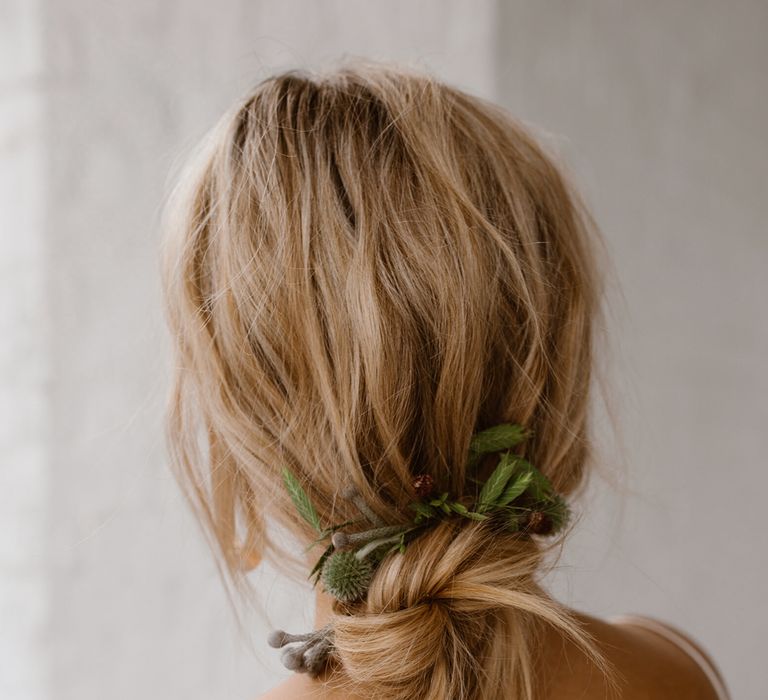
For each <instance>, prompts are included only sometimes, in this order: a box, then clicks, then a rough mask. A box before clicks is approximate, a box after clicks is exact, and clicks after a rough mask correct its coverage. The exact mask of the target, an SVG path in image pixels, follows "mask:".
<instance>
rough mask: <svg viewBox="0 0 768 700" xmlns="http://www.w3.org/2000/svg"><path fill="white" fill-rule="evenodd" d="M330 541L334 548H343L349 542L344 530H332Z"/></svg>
mask: <svg viewBox="0 0 768 700" xmlns="http://www.w3.org/2000/svg"><path fill="white" fill-rule="evenodd" d="M331 542H332V543H333V547H334V549H344V547H348V546H349V544H350V542H349V537H348V536H347V533H345V532H334V533H333V537H331Z"/></svg>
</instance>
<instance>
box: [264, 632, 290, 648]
mask: <svg viewBox="0 0 768 700" xmlns="http://www.w3.org/2000/svg"><path fill="white" fill-rule="evenodd" d="M286 636H287V635H286V633H285V632H284V631H283V630H272V632H270V633H269V636H268V637H267V644H269V646H271V647H273V648H275V649H279V648H280V647H282V646H284V645H285V644H287V642H288V640H287V639H286Z"/></svg>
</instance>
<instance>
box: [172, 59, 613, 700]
mask: <svg viewBox="0 0 768 700" xmlns="http://www.w3.org/2000/svg"><path fill="white" fill-rule="evenodd" d="M168 212H169V216H168V219H167V228H168V231H167V237H166V241H165V249H164V267H163V270H164V284H165V291H166V300H167V311H168V314H167V315H168V320H169V325H170V328H171V330H172V333H173V339H174V352H175V366H176V369H175V382H174V387H173V391H172V397H171V401H170V405H169V410H168V420H167V431H168V438H169V445H170V451H171V455H172V460H173V464H174V467H175V471H176V473H177V475H178V477H179V479H180V482H181V483H182V485H183V486H184V487H185V489H186V491H187V493H188V495H189V497H190V498H191V501H192V503H193V504H194V506H195V508H196V509H197V510H198V512H199V513H200V515H201V516H202V519H203V522H204V523H205V524H206V526H207V530H208V532H209V533H210V534H211V535H212V536H213V541H214V542H215V544H216V545H217V549H218V551H219V553H220V555H221V560H222V562H223V564H224V565H225V567H224V568H225V570H227V571H228V572H229V573H230V574H231V575H232V579H233V580H234V579H237V578H238V576H241V573H239V572H241V570H242V556H243V555H242V552H243V551H248V552H256V553H257V556H260V555H261V554H262V553H263V554H269V555H270V556H274V555H276V554H279V555H281V556H283V555H284V552H283V551H282V547H281V546H280V545H279V544H278V542H277V541H276V539H275V538H274V537H273V536H272V535H271V534H270V532H269V528H268V523H270V522H274V523H277V524H279V525H281V526H284V527H285V528H288V529H289V530H290V531H291V532H292V533H294V534H295V536H296V537H297V538H298V539H299V540H300V541H302V542H304V543H307V542H310V541H311V540H313V539H314V537H316V536H317V533H314V532H313V531H312V529H311V528H310V527H309V526H308V525H307V524H306V523H305V522H304V521H303V520H302V519H301V518H300V517H299V515H298V514H297V512H296V509H295V508H294V506H293V504H292V503H291V501H290V499H289V496H288V494H287V492H286V491H285V489H284V488H283V484H282V481H281V471H282V469H283V468H287V469H289V470H290V471H291V472H292V473H293V474H294V475H296V477H297V478H298V479H299V481H300V482H301V484H302V486H303V487H304V488H305V489H306V491H307V492H308V494H309V496H310V497H311V499H312V501H313V502H314V504H315V505H316V507H317V510H318V512H319V515H320V518H321V521H322V522H323V523H324V524H327V525H330V524H332V523H335V522H341V521H346V520H348V519H351V518H354V517H356V512H355V511H354V509H353V507H352V506H351V505H350V504H349V503H348V502H347V501H346V500H344V498H342V497H341V495H340V494H341V492H342V491H343V489H344V488H345V487H347V486H351V485H353V486H355V487H356V488H357V489H358V491H359V492H360V493H361V494H362V496H363V497H364V498H365V500H366V501H367V503H368V505H369V506H370V508H371V509H372V510H373V511H374V512H376V513H377V514H378V515H379V516H380V517H381V518H382V519H384V520H385V521H386V522H387V523H391V524H398V523H404V522H408V521H409V520H410V519H411V517H412V515H413V513H412V512H411V511H409V510H408V508H407V504H408V502H409V501H412V500H414V499H415V498H416V495H415V493H414V490H413V486H412V480H413V477H414V475H415V474H417V473H428V474H430V475H432V477H433V478H434V479H435V482H436V483H437V485H438V488H439V489H440V490H441V491H450V492H451V493H452V494H453V495H455V496H457V497H459V498H462V497H465V496H468V497H469V496H471V495H472V493H473V491H472V490H473V485H474V483H475V482H474V481H473V479H484V478H485V477H487V475H488V473H489V470H490V469H491V468H492V467H493V466H495V463H492V462H491V463H489V461H488V460H485V461H484V462H483V463H482V465H481V469H480V472H482V473H467V471H466V458H467V453H468V446H469V441H470V438H471V436H472V434H473V433H474V432H475V431H477V430H481V429H483V428H485V427H488V426H490V425H495V424H497V423H500V422H507V421H509V422H516V423H521V424H523V425H525V426H526V427H528V428H530V429H531V430H532V431H533V435H532V437H531V438H530V439H529V440H528V441H527V442H526V443H525V445H524V454H525V456H526V458H527V459H529V460H530V461H531V462H532V463H533V464H535V465H536V466H537V467H539V468H540V469H541V470H542V471H543V472H544V473H545V474H546V476H547V477H549V479H550V480H551V482H552V484H553V486H554V488H555V489H556V490H557V491H558V492H560V493H561V494H564V495H568V494H573V493H574V492H575V491H576V490H577V489H578V488H579V487H580V485H582V483H583V481H584V477H585V474H586V471H587V468H588V465H589V462H590V457H591V443H590V440H589V435H588V432H589V431H588V423H589V421H588V414H589V412H588V399H589V387H590V376H591V371H592V352H593V344H594V343H593V327H594V319H595V316H596V314H597V313H598V307H599V299H600V295H601V284H600V280H599V278H598V274H597V270H596V264H595V255H594V252H595V247H594V242H595V240H596V237H595V235H594V233H596V232H593V229H594V226H593V223H592V221H591V218H590V217H589V215H588V213H587V212H586V211H585V208H584V207H583V205H582V204H581V203H580V200H579V198H578V197H577V195H576V194H575V193H574V191H573V190H572V188H571V187H570V185H569V184H568V183H567V182H566V180H565V178H564V176H563V174H562V173H561V171H560V169H559V168H558V167H557V166H556V165H555V162H554V159H553V158H552V157H550V156H549V155H547V154H546V152H545V151H544V149H543V148H542V146H540V145H539V144H538V143H537V142H536V141H535V140H534V138H533V137H532V136H531V135H530V134H529V133H528V132H527V131H526V129H524V128H523V127H522V126H521V125H520V124H519V123H518V122H517V121H516V120H515V119H513V118H512V117H511V116H510V115H509V114H508V113H506V112H505V111H504V110H503V109H502V108H501V107H499V106H497V105H495V104H493V103H491V102H488V101H486V100H483V99H480V98H478V97H475V96H471V95H469V94H467V93H465V92H463V91H461V90H459V89H456V88H453V87H450V86H447V85H446V84H444V83H442V82H440V81H439V80H437V79H435V78H434V77H432V76H429V75H425V74H422V73H420V72H417V71H413V70H411V69H405V68H402V67H397V66H393V65H389V64H376V63H367V62H357V63H352V64H347V65H343V66H342V67H339V68H336V69H335V70H333V71H330V72H327V73H324V74H310V73H307V72H303V71H288V72H284V73H281V74H279V75H275V76H273V77H270V78H268V79H266V80H264V81H262V82H261V83H259V84H258V85H257V86H256V87H255V88H254V89H252V90H251V91H250V93H249V94H247V95H246V96H245V97H244V98H243V99H242V100H241V101H240V102H239V103H238V104H236V105H235V106H234V107H233V109H232V110H230V111H229V112H228V113H227V114H226V115H225V116H224V118H223V119H222V120H221V121H220V122H219V124H218V125H217V126H216V127H215V129H214V130H213V131H212V132H211V133H210V135H209V138H208V139H207V140H206V142H205V145H204V147H203V148H202V149H201V151H200V153H199V154H198V156H197V158H196V159H195V160H194V161H193V162H192V163H191V165H190V166H189V167H188V168H187V170H186V171H185V173H184V174H183V176H182V177H181V178H180V181H179V184H178V186H177V187H176V189H175V191H174V192H173V194H172V200H171V203H170V205H169V209H168ZM467 502H468V503H469V502H470V501H469V500H468V501H467ZM546 548H547V547H546V546H545V545H544V544H542V542H541V541H540V540H539V539H537V538H535V537H532V536H530V535H524V534H513V533H508V532H501V531H498V530H497V529H494V527H493V526H492V525H489V524H488V522H487V521H482V522H477V521H471V520H468V519H464V518H458V519H455V520H445V521H442V522H440V523H438V524H436V525H435V526H434V527H432V528H430V529H428V530H427V531H426V532H424V533H423V534H422V535H420V536H419V537H418V538H417V539H416V540H415V541H414V542H413V543H411V545H409V546H408V548H407V550H406V552H405V553H404V554H400V553H395V554H390V555H388V556H387V557H386V558H385V559H384V560H383V562H382V563H381V565H380V566H379V568H378V569H377V571H376V574H375V576H374V579H373V581H372V584H371V586H370V589H369V592H368V594H367V597H366V599H365V600H364V601H361V602H359V603H356V604H350V605H342V604H340V603H337V604H335V607H334V617H333V624H334V629H335V651H334V654H335V659H336V660H338V665H339V669H340V672H341V674H342V675H343V678H344V679H346V680H347V681H348V682H349V683H350V684H353V685H354V686H355V687H357V688H359V689H360V690H361V691H362V692H365V693H366V694H368V695H369V696H370V697H386V698H389V699H391V700H397V699H403V700H405V699H409V700H411V699H413V698H425V699H434V700H438V699H440V700H443V699H444V698H452V699H454V700H470V699H474V698H483V699H487V700H495V699H497V698H498V699H499V700H500V699H501V698H510V697H514V698H521V699H526V700H530V698H532V697H533V695H534V693H535V690H536V685H535V683H536V672H535V667H536V664H535V660H536V649H537V647H536V639H537V635H536V629H537V625H542V624H546V625H552V626H554V627H555V628H557V629H559V630H560V631H561V632H562V633H563V634H564V635H567V636H568V637H570V638H571V639H573V640H575V641H576V642H577V644H578V645H579V646H580V647H581V648H582V649H583V650H584V652H585V653H586V654H588V655H591V657H592V658H593V659H594V660H595V662H596V664H597V666H598V667H599V668H602V669H605V668H606V666H605V664H602V665H601V657H600V655H599V653H598V651H597V649H596V647H595V645H594V644H593V643H592V641H591V639H590V637H589V635H588V634H587V633H586V631H585V630H584V629H582V628H581V627H580V625H579V624H578V623H577V621H576V619H575V618H574V617H573V616H572V615H571V614H570V613H569V611H568V610H567V609H566V608H565V607H564V606H562V605H561V604H559V603H558V602H556V601H555V600H554V599H552V598H551V597H550V596H549V595H548V594H547V593H546V592H545V591H544V590H543V589H542V588H541V586H540V585H539V584H538V583H537V575H538V574H539V573H540V570H541V567H542V562H543V560H544V555H545V552H546ZM313 551H314V552H317V551H318V550H313Z"/></svg>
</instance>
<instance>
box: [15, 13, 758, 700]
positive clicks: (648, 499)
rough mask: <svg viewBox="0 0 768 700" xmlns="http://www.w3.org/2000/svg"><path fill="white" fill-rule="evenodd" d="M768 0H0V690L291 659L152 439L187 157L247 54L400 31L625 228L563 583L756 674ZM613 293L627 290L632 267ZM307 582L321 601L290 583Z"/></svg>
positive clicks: (389, 43) (577, 597) (738, 672)
mask: <svg viewBox="0 0 768 700" xmlns="http://www.w3.org/2000/svg"><path fill="white" fill-rule="evenodd" d="M766 29H768V4H766V3H764V2H748V1H733V0H732V1H731V2H727V3H726V2H723V1H722V0H721V1H719V2H715V1H705V0H677V1H674V2H667V1H661V0H653V1H649V0H644V1H643V2H630V1H628V0H625V1H623V2H619V1H614V2H610V1H609V0H604V1H602V2H601V1H598V0H589V1H580V2H572V1H567V0H559V1H551V2H536V1H535V0H530V1H528V2H508V3H504V2H501V1H500V0H499V1H493V0H480V1H478V0H471V1H470V0H466V1H465V2H458V1H451V2H446V0H430V1H415V0H403V1H400V2H392V1H390V2H372V1H368V2H363V1H361V0H349V1H346V2H341V1H337V2H330V1H328V0H324V1H323V2H313V1H310V0H306V1H305V2H297V1H295V0H274V1H255V0H217V2H215V3H213V2H205V1H203V0H190V1H188V2H180V1H173V2H172V1H170V0H163V1H161V0H157V1H156V2H149V1H148V0H132V2H120V3H118V2H106V1H104V0H102V1H99V2H96V1H95V0H91V1H90V2H88V1H87V0H66V1H53V0H0V222H2V228H1V229H0V235H1V238H0V265H1V274H0V376H1V379H2V395H1V396H2V398H1V400H0V459H2V471H1V472H0V697H1V698H3V700H41V699H45V700H103V699H104V698H114V699H118V700H120V699H126V700H135V699H136V698H142V699H144V700H166V699H168V698H185V700H203V699H206V700H208V699H210V698H221V699H230V698H233V699H234V698H238V699H243V700H245V699H248V698H254V697H255V696H256V695H257V694H258V693H259V692H260V691H263V690H264V689H266V688H268V687H270V686H272V685H274V684H275V683H276V682H278V681H279V679H280V678H282V677H284V676H286V675H287V672H286V671H285V670H283V669H282V667H281V666H280V665H279V663H278V654H277V653H276V652H275V651H273V650H271V649H269V648H268V647H267V646H266V644H265V643H264V641H263V640H264V635H265V634H266V632H267V630H268V629H269V625H270V624H272V625H276V626H280V627H287V628H288V629H293V630H294V631H300V630H301V629H303V628H305V627H306V625H307V624H308V622H309V621H310V619H311V617H310V613H311V605H310V597H309V591H308V589H306V588H303V587H301V586H289V585H287V584H285V583H284V582H283V581H281V580H280V579H277V578H276V577H275V576H273V575H271V574H270V573H269V572H262V573H260V574H259V579H258V580H259V582H260V585H261V586H262V588H263V591H264V600H265V601H266V602H267V605H268V607H269V619H268V620H264V619H263V617H260V616H258V615H254V614H252V615H249V616H247V618H248V620H247V624H248V629H249V634H248V635H247V636H246V637H245V638H244V637H242V636H240V635H239V634H238V632H237V630H236V627H235V624H234V621H233V617H232V615H231V613H230V611H229V609H228V607H227V602H226V599H225V596H224V593H223V589H222V588H221V585H220V582H219V580H218V579H217V576H216V572H215V569H214V567H213V564H212V562H211V559H210V556H209V552H208V550H207V549H206V546H205V544H204V542H203V539H202V537H201V535H200V533H199V531H198V530H197V529H196V526H195V525H194V523H193V521H192V519H191V517H190V515H189V514H188V512H187V510H186V506H185V504H184V503H183V501H182V499H181V498H180V496H179V495H178V493H177V489H176V486H175V483H174V482H173V481H172V480H171V477H170V476H169V472H168V470H167V467H166V463H165V457H164V453H163V442H162V435H161V414H162V409H163V401H164V396H165V390H166V386H167V378H168V363H167V356H166V349H167V340H166V338H165V335H164V328H163V325H162V318H161V312H160V303H159V286H158V273H157V248H158V214H159V209H160V205H161V202H162V198H163V195H164V192H165V191H166V189H167V179H168V173H169V172H170V170H171V169H172V168H173V167H174V166H175V165H176V164H177V163H178V161H179V158H180V157H181V156H182V154H184V153H185V152H186V151H187V150H188V149H189V148H190V147H191V145H192V144H194V142H195V141H196V139H197V138H199V137H200V135H201V134H202V133H203V132H204V130H205V129H206V128H207V127H208V126H209V125H210V124H211V123H212V122H213V121H214V120H215V118H216V117H217V116H218V115H219V113H220V112H221V111H222V110H223V109H224V108H225V107H227V106H228V105H229V104H230V102H231V101H232V100H233V99H234V98H235V97H237V96H238V95H239V94H241V92H242V91H243V90H244V89H246V88H247V87H248V86H249V85H251V84H253V83H254V82H256V81H257V80H258V79H260V78H262V77H265V76H266V75H267V74H268V73H269V72H271V71H273V70H277V69H281V68H286V67H295V66H316V65H327V64H328V63H329V62H332V61H333V60H334V59H335V58H337V57H339V56H341V55H343V54H356V55H365V56H370V57H373V58H383V59H397V60H403V61H410V62H412V63H416V64H417V65H423V66H426V67H428V68H431V69H432V70H434V71H435V72H436V73H438V74H439V75H440V76H441V77H443V78H444V79H446V80H448V81H450V82H452V83H454V84H456V85H458V86H460V87H463V88H466V89H468V90H470V91H472V92H475V93H477V94H480V95H483V96H486V97H490V98H492V99H495V100H497V101H499V102H501V103H502V104H504V105H505V106H507V107H509V108H510V109H511V110H512V111H513V112H514V113H515V114H517V115H518V116H519V117H520V118H522V119H523V120H525V121H526V122H530V123H533V124H535V125H537V127H538V128H539V129H540V130H543V131H544V132H546V133H547V134H549V136H548V138H549V140H550V142H551V143H554V144H555V145H556V147H557V148H558V149H559V151H560V152H561V154H562V156H563V157H564V158H565V159H566V160H567V162H568V163H569V164H570V167H571V170H572V172H573V173H574V176H575V177H576V179H577V182H578V184H579V185H580V187H581V188H582V190H583V191H584V192H585V193H586V196H587V199H588V201H589V202H590V204H591V205H592V207H593V209H594V212H595V215H596V218H597V220H598V222H599V224H600V225H601V227H602V229H603V231H604V235H605V237H606V239H607V241H608V244H609V247H610V250H611V254H612V256H613V261H614V266H615V276H616V278H617V279H618V281H619V283H620V285H621V290H619V289H618V288H616V289H615V290H614V292H613V294H614V302H613V312H612V315H611V316H610V320H609V324H608V331H609V333H610V335H611V337H612V338H613V339H614V340H613V343H614V351H613V352H614V357H615V361H614V363H613V365H612V366H613V369H612V370H611V372H612V376H611V381H612V382H613V389H612V391H613V395H614V401H615V404H616V410H617V411H619V413H618V414H617V415H619V416H620V425H621V430H622V434H623V439H624V449H625V452H624V455H625V457H624V462H625V464H624V465H622V464H620V462H621V460H620V459H616V458H608V459H606V461H605V464H606V469H607V471H608V472H609V473H611V470H615V473H616V474H621V473H622V471H623V472H625V475H624V477H623V481H622V482H621V483H622V485H621V486H620V487H618V488H616V487H611V486H609V485H608V483H607V482H595V483H594V488H593V490H592V495H591V496H590V497H589V499H587V501H586V502H585V503H584V512H583V516H582V520H581V523H580V525H579V528H578V530H577V532H576V534H575V536H574V538H573V540H572V541H571V543H570V544H569V546H568V549H567V551H566V555H565V559H564V560H563V562H562V565H561V566H560V567H559V568H558V570H557V571H556V572H555V573H554V574H553V575H552V577H551V579H550V580H551V584H552V586H553V589H554V590H555V591H556V593H557V594H558V595H559V596H560V597H561V598H563V599H564V600H566V602H569V603H571V604H574V605H577V606H581V607H582V608H584V609H586V610H588V611H591V612H593V613H596V614H599V615H608V614H613V613H619V612H641V613H645V614H650V615H654V616H657V617H660V618H663V619H665V620H669V621H671V622H673V623H676V624H678V625H679V626H681V627H683V628H684V629H686V630H688V631H689V632H690V633H691V634H692V635H694V636H695V637H696V638H697V639H698V640H699V641H700V642H701V643H702V644H703V645H704V646H705V647H706V648H707V649H708V650H709V651H710V652H711V653H712V654H713V655H714V657H715V658H716V659H717V660H718V662H719V664H720V665H721V667H722V669H723V671H724V673H725V676H726V678H727V680H728V683H729V684H730V686H731V688H732V690H733V693H734V697H735V698H736V699H739V700H761V699H764V698H766V697H768V680H767V676H768V673H767V672H766V665H765V659H764V652H765V648H766V643H765V639H766V633H765V627H766V623H767V622H768V619H767V618H768V616H767V615H766V606H765V602H764V593H761V591H763V592H764V591H765V590H766V583H765V580H766V577H768V556H767V554H766V552H768V547H766V535H768V532H766V526H765V522H766V516H765V514H764V505H763V504H764V502H765V498H766V495H765V491H766V486H768V477H767V476H766V474H767V473H768V472H767V471H766V454H768V440H767V439H766V432H767V431H766V424H767V423H768V420H767V419H768V412H767V411H766V396H767V395H768V372H767V371H766V365H767V364H768V323H767V321H768V319H767V318H766V310H765V303H766V299H768V265H767V263H768V239H767V238H766V224H765V222H766V220H768V191H766V190H767V188H766V182H767V177H768V167H767V166H766V163H767V162H768V148H767V147H766V138H765V127H766V124H768V90H766V87H767V86H766V71H767V70H768V42H766V40H765V34H766ZM622 295H623V296H622ZM296 596H303V597H304V598H303V603H304V602H305V604H304V608H305V610H306V612H305V613H304V614H302V613H300V612H297V610H299V609H300V608H301V606H300V605H297V604H296V600H295V597H296Z"/></svg>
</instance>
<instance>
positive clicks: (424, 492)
mask: <svg viewBox="0 0 768 700" xmlns="http://www.w3.org/2000/svg"><path fill="white" fill-rule="evenodd" d="M412 483H413V490H414V491H416V493H417V494H418V496H419V497H420V498H426V497H427V496H431V495H432V493H433V492H434V490H435V480H434V479H433V478H432V475H431V474H419V475H418V476H417V477H415V478H414V480H413V482H412Z"/></svg>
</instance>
